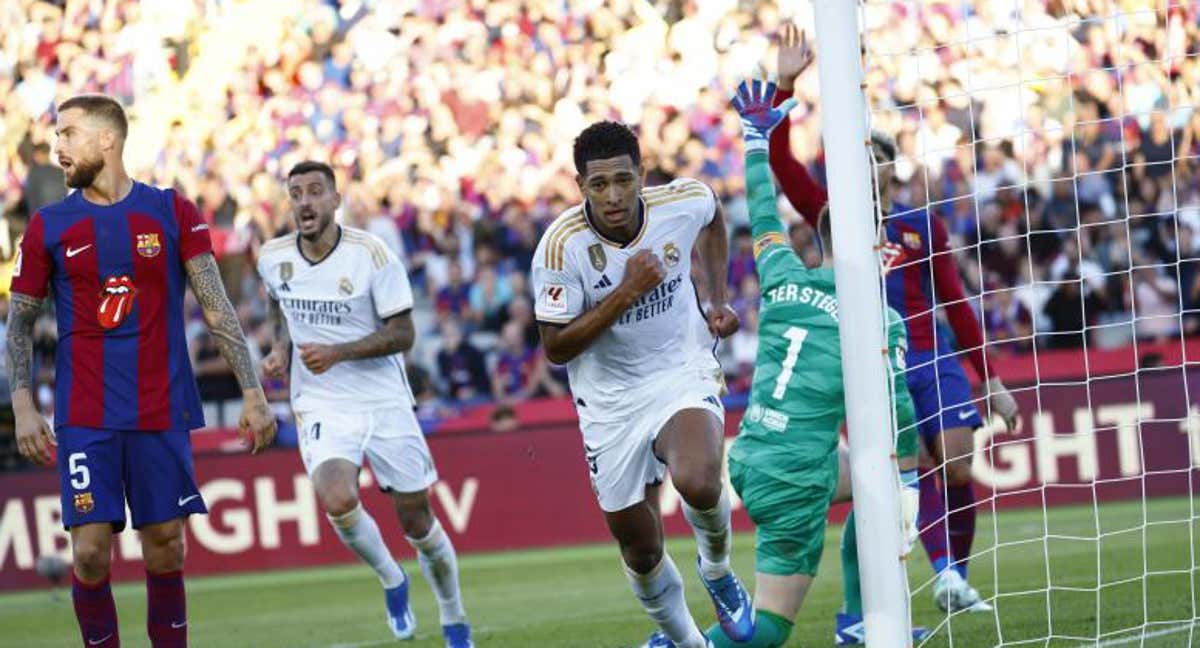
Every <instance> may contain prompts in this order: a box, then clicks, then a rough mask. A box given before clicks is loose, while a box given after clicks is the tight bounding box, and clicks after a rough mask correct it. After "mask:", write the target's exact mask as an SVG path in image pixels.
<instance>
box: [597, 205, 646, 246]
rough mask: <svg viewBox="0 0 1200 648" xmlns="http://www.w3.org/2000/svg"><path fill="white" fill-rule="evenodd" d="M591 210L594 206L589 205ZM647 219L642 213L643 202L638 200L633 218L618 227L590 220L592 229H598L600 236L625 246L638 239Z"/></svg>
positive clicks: (598, 220)
mask: <svg viewBox="0 0 1200 648" xmlns="http://www.w3.org/2000/svg"><path fill="white" fill-rule="evenodd" d="M591 209H592V206H591V205H590V204H589V205H588V210H589V211H590V210H591ZM645 217H646V215H645V214H643V213H642V201H641V200H638V202H637V206H636V207H634V210H633V216H632V217H630V218H628V219H626V220H625V222H624V223H622V224H621V225H619V226H617V227H609V226H608V225H606V224H605V223H604V222H602V221H601V220H600V219H598V218H590V219H589V220H591V222H592V227H594V228H596V231H597V232H599V234H600V236H603V237H604V238H606V239H608V240H610V241H614V242H616V243H620V244H621V245H625V244H626V243H629V242H630V241H632V240H633V239H635V238H637V235H638V232H639V231H641V229H642V219H643V218H645Z"/></svg>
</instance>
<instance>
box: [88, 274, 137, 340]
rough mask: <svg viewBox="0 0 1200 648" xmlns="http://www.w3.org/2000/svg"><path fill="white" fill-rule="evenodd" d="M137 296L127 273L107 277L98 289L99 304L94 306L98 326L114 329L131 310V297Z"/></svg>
mask: <svg viewBox="0 0 1200 648" xmlns="http://www.w3.org/2000/svg"><path fill="white" fill-rule="evenodd" d="M136 296H137V288H135V287H134V285H133V280H132V279H130V278H129V275H121V276H119V277H109V278H108V280H107V281H105V282H104V287H103V288H102V289H101V290H100V306H99V307H97V308H96V319H98V320H100V326H103V327H104V328H106V329H114V328H117V327H118V326H120V325H121V322H123V321H125V318H126V317H127V316H128V315H129V313H130V312H131V311H132V310H133V298H134V297H136Z"/></svg>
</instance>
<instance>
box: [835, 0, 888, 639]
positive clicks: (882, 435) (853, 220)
mask: <svg viewBox="0 0 1200 648" xmlns="http://www.w3.org/2000/svg"><path fill="white" fill-rule="evenodd" d="M813 8H814V18H815V22H816V32H817V34H818V38H817V49H818V56H817V62H818V66H819V74H820V89H821V111H822V113H823V114H824V115H826V116H832V115H836V116H837V117H836V119H831V118H828V117H827V118H825V119H823V120H822V122H821V131H822V136H823V138H824V143H825V151H826V164H827V171H828V178H829V208H830V213H831V214H832V220H831V227H832V234H833V241H832V244H833V259H834V271H835V275H836V284H837V297H838V329H839V332H840V335H841V349H842V376H843V381H844V383H845V398H846V423H847V427H848V428H849V435H850V466H851V469H850V474H851V480H852V489H853V492H854V508H855V524H856V525H857V538H858V556H859V564H860V566H861V578H862V591H863V620H864V623H865V626H866V632H867V637H868V640H867V644H868V646H869V647H870V648H903V647H904V646H908V645H909V644H910V643H911V634H910V630H909V626H910V622H909V611H908V602H909V598H908V587H907V581H906V576H905V568H904V560H903V559H902V556H901V542H902V541H901V537H900V526H899V524H898V521H899V519H900V508H899V506H900V505H899V496H898V493H897V490H896V481H895V480H894V479H880V478H879V476H880V475H892V474H894V473H895V470H896V467H895V460H894V459H893V456H894V453H893V441H892V427H893V421H892V416H891V412H890V407H889V402H890V387H889V385H890V377H889V366H888V362H887V342H886V338H885V336H884V327H885V321H886V320H885V317H884V312H883V297H882V294H881V289H880V274H879V261H878V257H877V255H876V252H875V243H876V231H875V227H874V226H873V223H874V219H873V218H872V217H871V214H872V213H873V212H874V210H875V207H874V200H873V196H872V191H871V186H872V182H871V173H872V170H871V164H870V161H869V158H868V146H869V145H868V141H869V139H868V129H867V108H866V96H865V94H864V93H863V86H862V81H863V71H862V65H861V59H860V54H859V52H860V42H859V19H858V3H857V2H851V1H848V0H813ZM889 548H891V549H890V550H889Z"/></svg>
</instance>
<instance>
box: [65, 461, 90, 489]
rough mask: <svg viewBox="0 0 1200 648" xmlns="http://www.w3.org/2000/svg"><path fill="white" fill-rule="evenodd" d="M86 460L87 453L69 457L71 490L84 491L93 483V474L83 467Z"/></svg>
mask: <svg viewBox="0 0 1200 648" xmlns="http://www.w3.org/2000/svg"><path fill="white" fill-rule="evenodd" d="M84 459H87V453H86V452H72V453H71V456H69V457H67V469H68V472H70V473H71V488H74V489H75V490H83V489H85V488H87V487H88V486H89V485H90V484H91V483H92V472H91V471H90V470H88V467H87V466H85V465H83V460H84Z"/></svg>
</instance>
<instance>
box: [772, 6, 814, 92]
mask: <svg viewBox="0 0 1200 648" xmlns="http://www.w3.org/2000/svg"><path fill="white" fill-rule="evenodd" d="M814 60H816V55H815V54H814V53H813V49H812V46H810V45H809V43H808V35H807V34H805V33H804V32H803V31H801V30H800V28H799V27H797V26H795V25H794V24H792V23H790V22H789V23H784V25H783V27H781V28H780V29H779V54H778V56H777V57H776V64H775V69H776V70H777V71H778V72H779V89H781V90H786V91H788V92H791V90H792V88H794V87H795V85H796V79H798V78H800V75H801V74H804V71H805V70H807V69H808V66H810V65H812V62H813V61H814Z"/></svg>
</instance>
